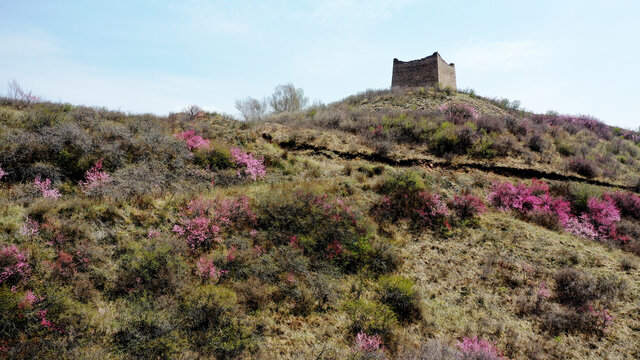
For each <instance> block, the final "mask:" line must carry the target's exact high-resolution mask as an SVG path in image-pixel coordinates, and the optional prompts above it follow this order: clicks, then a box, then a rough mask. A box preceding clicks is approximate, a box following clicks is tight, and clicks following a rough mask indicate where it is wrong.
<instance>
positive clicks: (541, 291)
mask: <svg viewBox="0 0 640 360" xmlns="http://www.w3.org/2000/svg"><path fill="white" fill-rule="evenodd" d="M538 297H540V298H542V299H548V298H550V297H551V291H549V289H548V288H547V284H546V283H545V282H541V283H540V285H538Z"/></svg>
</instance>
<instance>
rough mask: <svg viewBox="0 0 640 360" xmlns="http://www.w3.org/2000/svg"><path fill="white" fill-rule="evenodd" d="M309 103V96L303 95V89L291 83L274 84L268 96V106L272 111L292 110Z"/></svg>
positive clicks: (299, 108) (301, 107) (302, 107)
mask: <svg viewBox="0 0 640 360" xmlns="http://www.w3.org/2000/svg"><path fill="white" fill-rule="evenodd" d="M308 103H309V98H307V97H305V96H304V90H302V88H297V89H296V87H295V86H293V84H291V83H289V84H283V85H278V86H276V88H275V90H274V92H273V94H272V95H271V97H270V98H269V106H271V110H273V112H274V113H276V114H277V113H282V112H293V111H298V110H302V109H304V108H305V107H306V106H307V104H308Z"/></svg>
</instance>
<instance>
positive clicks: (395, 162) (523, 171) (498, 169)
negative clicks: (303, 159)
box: [261, 132, 635, 192]
mask: <svg viewBox="0 0 640 360" xmlns="http://www.w3.org/2000/svg"><path fill="white" fill-rule="evenodd" d="M261 135H262V138H263V139H265V140H266V141H268V142H272V143H276V144H278V145H279V146H281V147H282V148H285V149H287V150H290V151H311V152H312V153H313V154H314V155H319V156H324V157H329V158H331V157H340V158H343V159H349V160H354V159H362V160H366V161H369V162H376V163H382V164H387V165H391V166H397V167H411V166H426V167H431V168H433V167H438V168H443V169H448V170H465V169H474V170H480V171H484V172H490V173H494V174H497V175H502V176H509V177H516V178H520V179H533V178H536V179H547V180H559V181H574V182H581V183H587V184H591V185H598V186H605V187H610V188H620V189H625V190H628V191H632V192H635V189H634V188H633V187H632V186H628V185H623V184H616V183H613V182H607V181H602V180H595V179H587V178H583V177H580V176H575V175H568V174H562V173H558V172H552V171H544V170H540V169H534V168H518V167H510V166H503V165H494V164H483V163H476V162H463V163H450V162H447V161H444V160H443V161H436V160H431V159H427V158H410V157H409V158H403V159H395V158H392V157H389V156H386V155H381V154H375V153H372V154H368V153H363V152H357V151H349V152H345V151H340V150H336V149H331V148H329V147H326V146H319V145H313V144H309V143H305V142H299V141H295V140H292V139H287V140H280V141H278V140H276V139H274V138H273V137H272V136H271V135H270V134H269V133H267V132H262V134H261Z"/></svg>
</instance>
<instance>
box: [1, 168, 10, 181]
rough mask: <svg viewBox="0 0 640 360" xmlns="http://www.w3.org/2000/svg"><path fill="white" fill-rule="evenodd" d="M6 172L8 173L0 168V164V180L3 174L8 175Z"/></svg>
mask: <svg viewBox="0 0 640 360" xmlns="http://www.w3.org/2000/svg"><path fill="white" fill-rule="evenodd" d="M8 174H9V173H8V172H6V171H4V170H3V169H2V166H0V180H2V178H3V177H4V176H5V175H8Z"/></svg>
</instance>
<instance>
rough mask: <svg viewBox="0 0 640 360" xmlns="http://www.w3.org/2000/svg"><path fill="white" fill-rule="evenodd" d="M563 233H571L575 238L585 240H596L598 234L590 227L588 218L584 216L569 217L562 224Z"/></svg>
mask: <svg viewBox="0 0 640 360" xmlns="http://www.w3.org/2000/svg"><path fill="white" fill-rule="evenodd" d="M563 227H564V231H566V232H568V233H571V234H573V235H575V236H577V237H582V238H585V239H591V240H597V239H598V232H597V231H596V229H595V228H594V227H593V225H591V222H590V221H589V217H588V216H587V215H586V214H584V215H583V216H581V217H579V218H578V217H575V216H574V217H571V218H569V219H568V220H567V221H565V223H564V224H563Z"/></svg>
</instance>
